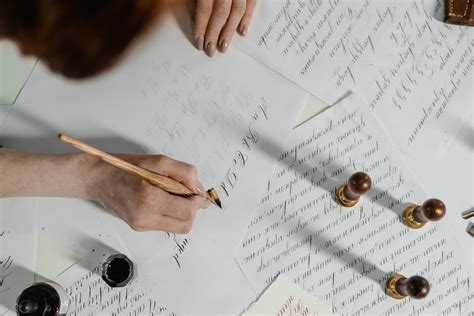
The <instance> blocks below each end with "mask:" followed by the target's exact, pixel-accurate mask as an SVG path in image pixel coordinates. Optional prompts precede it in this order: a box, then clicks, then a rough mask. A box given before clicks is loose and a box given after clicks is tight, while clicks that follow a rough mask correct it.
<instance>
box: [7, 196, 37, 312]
mask: <svg viewBox="0 0 474 316" xmlns="http://www.w3.org/2000/svg"><path fill="white" fill-rule="evenodd" d="M37 203H38V202H37V199H35V198H31V199H0V315H7V314H8V315H10V314H11V315H15V314H16V313H15V309H14V308H15V303H16V298H17V296H18V295H19V294H20V292H21V291H22V290H23V289H25V288H26V287H27V286H29V285H30V284H31V283H33V281H34V271H35V268H36V267H35V263H36V260H35V259H36V209H37Z"/></svg>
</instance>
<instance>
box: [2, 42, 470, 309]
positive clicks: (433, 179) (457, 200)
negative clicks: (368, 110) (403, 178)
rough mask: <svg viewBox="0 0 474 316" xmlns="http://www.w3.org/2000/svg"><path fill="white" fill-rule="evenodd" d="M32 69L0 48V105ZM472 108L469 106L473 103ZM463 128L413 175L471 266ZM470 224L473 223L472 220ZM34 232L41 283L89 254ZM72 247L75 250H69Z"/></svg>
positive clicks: (308, 112)
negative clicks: (439, 206) (443, 209)
mask: <svg viewBox="0 0 474 316" xmlns="http://www.w3.org/2000/svg"><path fill="white" fill-rule="evenodd" d="M34 64H35V60H34V59H31V58H29V59H26V58H23V57H21V56H19V55H18V53H17V52H16V51H15V49H14V48H12V46H11V45H10V44H6V43H5V42H3V43H2V42H0V104H5V103H9V102H13V100H14V99H15V98H16V96H17V94H18V92H19V90H20V89H21V87H22V86H23V84H24V81H25V80H27V78H28V76H29V74H30V72H31V69H32V68H33V67H34ZM471 91H472V90H471ZM471 101H472V98H471ZM471 104H473V103H472V102H471ZM325 107H326V105H325V104H323V103H322V102H320V101H319V100H316V99H311V100H310V101H309V102H308V104H307V105H306V107H305V110H304V111H303V113H302V115H301V117H300V120H299V122H295V125H298V124H300V123H301V122H304V121H306V120H308V118H310V117H313V116H314V115H316V114H317V113H319V112H320V111H321V110H322V109H324V108H325ZM10 108H11V107H10V106H8V105H2V106H0V126H1V124H2V121H3V119H8V112H9V110H10ZM463 123H464V124H463V127H462V129H461V130H460V132H459V133H458V134H457V135H453V138H452V141H451V142H450V143H449V144H448V150H446V154H444V155H443V156H442V157H433V160H432V161H427V162H426V164H425V165H424V167H423V168H418V169H417V170H412V171H413V173H414V174H415V176H416V177H417V178H418V180H419V183H420V185H421V186H422V188H423V189H424V190H425V192H426V193H427V194H428V195H429V196H432V197H438V198H440V199H442V200H443V201H444V202H445V204H446V205H447V215H446V218H444V219H443V220H442V224H443V225H446V226H449V227H451V232H452V234H453V235H454V237H455V238H456V239H457V241H458V242H459V243H461V246H462V247H463V249H465V253H464V254H465V256H466V258H468V260H470V262H471V263H472V264H474V257H473V238H472V237H471V236H469V235H468V234H467V232H466V229H467V226H468V223H469V221H466V220H463V219H462V218H461V213H462V212H463V211H466V210H468V209H470V208H473V207H474V189H473V179H474V159H473V153H474V124H473V118H472V111H471V114H470V115H469V116H467V117H466V118H465V122H463ZM456 124H458V122H457V123H456ZM409 167H410V166H409ZM40 205H41V203H40ZM40 212H41V207H40ZM471 221H472V222H474V219H472V220H471ZM38 231H39V233H38V248H37V269H36V272H37V273H38V274H39V275H42V276H44V277H47V278H55V277H56V276H57V275H58V274H60V273H61V272H63V271H64V270H65V269H67V268H68V267H69V266H70V265H72V264H74V263H75V262H77V261H78V260H79V259H80V258H81V255H82V253H81V247H82V248H83V247H86V248H87V244H80V243H81V242H83V241H81V240H77V245H76V244H75V243H74V238H75V237H74V236H68V238H66V239H67V241H66V242H63V241H60V240H58V238H56V237H54V236H53V234H51V233H50V232H48V233H46V232H44V231H43V230H42V229H41V227H39V229H38ZM109 237H110V236H109ZM107 238H108V237H107V236H102V240H101V241H103V242H104V243H108V244H110V243H112V244H113V243H114V241H113V240H108V239H107ZM71 244H73V246H74V247H71ZM76 246H77V247H76ZM473 273H474V272H473ZM242 291H248V289H247V288H245V289H244V288H242V289H235V293H236V299H237V297H239V296H241V298H242V300H243V301H242V302H241V303H242V305H247V304H249V303H250V302H247V301H244V300H248V297H249V295H248V293H247V295H239V292H240V293H241V292H242Z"/></svg>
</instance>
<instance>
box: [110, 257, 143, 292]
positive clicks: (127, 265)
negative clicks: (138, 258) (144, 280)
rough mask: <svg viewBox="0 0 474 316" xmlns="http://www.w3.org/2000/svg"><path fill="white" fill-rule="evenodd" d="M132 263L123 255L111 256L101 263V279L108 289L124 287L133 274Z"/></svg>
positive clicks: (133, 267)
mask: <svg viewBox="0 0 474 316" xmlns="http://www.w3.org/2000/svg"><path fill="white" fill-rule="evenodd" d="M135 270H136V269H135V266H134V264H133V262H132V261H131V260H130V259H128V257H127V256H125V255H123V254H115V255H111V256H110V257H108V258H107V260H105V261H104V263H102V279H103V280H104V281H105V283H107V284H108V285H109V286H110V287H124V286H126V285H127V284H128V283H130V281H131V280H132V279H133V277H134V274H135Z"/></svg>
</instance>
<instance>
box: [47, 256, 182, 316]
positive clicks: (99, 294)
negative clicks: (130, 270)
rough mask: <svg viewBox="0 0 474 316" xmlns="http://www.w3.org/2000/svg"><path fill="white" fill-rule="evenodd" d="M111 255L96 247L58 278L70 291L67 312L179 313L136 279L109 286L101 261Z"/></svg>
mask: <svg viewBox="0 0 474 316" xmlns="http://www.w3.org/2000/svg"><path fill="white" fill-rule="evenodd" d="M109 255H111V253H110V252H107V250H105V249H95V253H94V254H91V255H89V256H88V257H86V258H84V259H83V260H81V261H80V262H78V263H77V264H75V265H74V266H72V267H70V268H69V269H68V270H66V271H65V272H64V273H62V274H61V275H60V276H59V277H58V278H56V280H55V282H57V283H58V284H60V285H61V286H62V287H63V288H64V289H65V290H66V293H67V294H69V299H70V304H69V309H68V311H67V315H69V316H73V315H74V316H76V315H88V316H93V315H136V316H149V315H169V316H172V315H175V314H174V313H173V312H172V311H170V310H169V309H168V308H167V307H166V306H164V305H163V304H162V302H161V301H160V300H159V299H158V298H157V297H152V295H151V292H150V290H147V289H145V288H143V287H142V286H141V284H140V283H139V282H138V281H137V279H136V278H135V279H132V281H131V282H130V283H129V284H127V286H125V287H121V288H111V287H110V286H108V285H107V283H105V282H104V280H102V277H101V276H102V274H101V264H102V262H103V261H104V260H105V258H107V256H109ZM137 273H138V271H137Z"/></svg>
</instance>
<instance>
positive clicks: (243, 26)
mask: <svg viewBox="0 0 474 316" xmlns="http://www.w3.org/2000/svg"><path fill="white" fill-rule="evenodd" d="M256 4H257V0H247V6H246V8H245V13H244V16H243V17H242V20H241V21H240V24H239V33H240V35H242V36H245V35H247V32H248V28H249V24H250V20H252V15H253V11H254V9H255V5H256Z"/></svg>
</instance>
